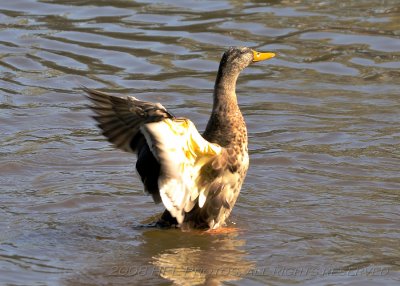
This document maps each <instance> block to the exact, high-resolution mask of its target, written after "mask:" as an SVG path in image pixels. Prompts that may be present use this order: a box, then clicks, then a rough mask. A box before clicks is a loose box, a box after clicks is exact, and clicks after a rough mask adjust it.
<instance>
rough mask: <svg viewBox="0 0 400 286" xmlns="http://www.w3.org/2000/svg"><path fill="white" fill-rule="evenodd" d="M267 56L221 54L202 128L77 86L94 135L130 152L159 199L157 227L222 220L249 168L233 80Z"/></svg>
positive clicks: (148, 105) (214, 224) (239, 50)
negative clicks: (160, 210) (85, 99)
mask: <svg viewBox="0 0 400 286" xmlns="http://www.w3.org/2000/svg"><path fill="white" fill-rule="evenodd" d="M274 56H275V53H273V52H257V51H255V50H253V49H251V48H248V47H230V48H229V49H227V50H226V51H225V52H224V54H223V55H222V58H221V61H220V64H219V68H218V73H217V76H216V80H215V85H214V92H213V106H212V111H211V115H210V118H209V121H208V123H207V126H206V128H205V130H204V132H203V133H202V134H200V133H199V131H198V130H197V128H196V126H195V125H194V123H193V122H192V121H191V120H190V119H188V118H183V117H176V116H175V115H173V114H172V113H171V112H170V111H168V110H167V109H166V108H165V107H164V106H163V105H161V104H160V103H153V102H148V101H143V100H140V99H137V98H136V97H133V96H125V97H120V96H115V95H111V94H108V93H104V92H101V91H99V90H95V89H90V88H87V87H83V89H84V91H85V92H86V95H87V97H88V98H89V100H90V101H91V104H90V105H89V107H90V108H91V110H93V112H94V115H93V118H94V119H95V120H96V121H97V123H98V127H99V128H100V129H101V131H102V134H103V135H104V136H105V137H106V139H107V140H108V141H109V142H111V143H112V144H114V146H115V147H116V148H118V149H120V150H123V151H126V152H129V153H133V154H136V157H137V160H136V170H137V172H138V174H139V176H140V179H141V181H142V183H143V186H144V190H145V192H146V193H147V194H150V195H151V196H152V198H153V200H154V202H155V203H157V204H158V203H163V205H164V207H165V211H164V212H163V214H162V215H161V217H160V218H159V219H158V221H157V225H158V226H161V227H178V228H182V229H204V230H216V229H219V228H221V227H222V226H225V225H226V220H227V218H228V217H229V215H230V213H231V212H232V209H233V207H234V205H235V203H236V200H237V198H238V196H239V193H240V190H241V187H242V184H243V181H244V179H245V177H246V173H247V170H248V167H249V154H248V137H247V128H246V123H245V120H244V118H243V115H242V113H241V111H240V108H239V105H238V100H237V96H236V82H237V79H238V77H239V74H240V72H241V71H242V70H243V69H245V68H246V67H247V66H249V65H251V64H253V63H257V62H260V61H264V60H268V59H271V58H273V57H274Z"/></svg>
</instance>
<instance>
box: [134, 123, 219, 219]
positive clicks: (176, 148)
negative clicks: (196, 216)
mask: <svg viewBox="0 0 400 286" xmlns="http://www.w3.org/2000/svg"><path fill="white" fill-rule="evenodd" d="M141 131H142V133H143V134H144V136H145V138H146V141H147V143H148V145H149V147H150V149H151V150H152V152H153V154H155V156H156V158H157V160H158V161H159V163H160V165H161V172H160V177H159V180H158V185H159V188H160V196H161V199H162V201H163V203H164V205H165V207H166V208H167V210H168V211H169V212H170V213H171V215H172V216H174V217H175V218H176V219H177V221H178V223H182V222H183V219H184V216H185V212H189V211H190V210H191V209H192V208H193V207H194V206H195V204H196V199H198V198H199V200H200V201H199V205H200V207H202V206H203V205H204V202H205V200H206V193H205V192H204V190H205V189H206V186H205V185H203V186H202V185H199V184H198V182H199V181H200V180H199V178H200V177H202V176H204V174H203V173H202V172H201V170H202V167H203V166H204V165H205V164H207V163H208V162H210V161H211V160H212V159H213V158H214V157H215V156H217V155H218V154H220V153H221V151H222V148H221V147H220V146H219V145H217V144H213V143H210V142H208V141H207V140H205V139H204V138H203V137H202V136H201V135H200V134H199V132H198V131H197V129H196V127H195V126H194V124H193V123H192V122H191V121H190V120H188V119H175V120H172V119H164V120H162V121H159V122H153V123H149V124H146V125H144V126H143V127H142V128H141Z"/></svg>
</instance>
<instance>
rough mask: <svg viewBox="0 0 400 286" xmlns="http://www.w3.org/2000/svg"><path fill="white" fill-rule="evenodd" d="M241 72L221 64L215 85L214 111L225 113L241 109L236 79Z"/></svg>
mask: <svg viewBox="0 0 400 286" xmlns="http://www.w3.org/2000/svg"><path fill="white" fill-rule="evenodd" d="M238 76H239V72H238V71H234V70H232V69H227V68H226V67H224V66H223V65H220V67H219V70H218V75H217V78H216V80H215V86H214V104H213V113H218V114H221V115H223V114H224V113H228V112H229V113H230V112H236V111H238V110H239V106H238V102H237V97H236V81H237V79H238Z"/></svg>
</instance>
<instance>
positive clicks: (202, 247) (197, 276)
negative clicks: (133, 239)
mask: <svg viewBox="0 0 400 286" xmlns="http://www.w3.org/2000/svg"><path fill="white" fill-rule="evenodd" d="M177 232H178V231H176V230H175V231H174V230H171V231H167V232H164V231H163V232H160V231H149V232H147V233H145V234H144V236H145V237H146V240H147V241H146V242H147V243H146V245H144V247H145V248H147V247H150V248H149V249H146V251H148V252H150V253H148V254H150V255H149V256H151V257H152V261H151V262H150V263H151V264H152V265H154V266H155V267H157V270H158V273H159V275H160V276H161V277H162V278H164V279H168V280H170V281H172V282H174V283H175V284H177V285H199V284H201V285H203V284H205V285H209V284H210V283H211V284H212V285H219V284H220V282H223V281H235V280H240V279H242V278H243V277H244V276H246V274H247V273H248V272H249V271H251V269H253V268H254V263H252V262H250V261H249V260H247V259H246V256H247V253H246V251H245V250H243V248H244V246H245V240H243V239H239V238H238V235H239V234H238V233H237V232H236V233H229V234H224V235H211V234H207V233H202V234H201V233H199V232H198V233H190V236H191V237H190V238H188V237H187V236H188V233H185V234H183V235H179V237H178V238H177ZM158 241H163V244H162V245H159V244H158V246H159V248H156V249H154V245H157V242H158Z"/></svg>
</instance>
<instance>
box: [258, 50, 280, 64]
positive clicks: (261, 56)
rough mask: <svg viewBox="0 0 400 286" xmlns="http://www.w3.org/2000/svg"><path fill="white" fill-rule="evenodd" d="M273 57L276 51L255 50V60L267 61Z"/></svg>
mask: <svg viewBox="0 0 400 286" xmlns="http://www.w3.org/2000/svg"><path fill="white" fill-rule="evenodd" d="M273 57H275V53H270V52H267V53H260V52H257V51H254V50H253V62H260V61H265V60H269V59H271V58H273Z"/></svg>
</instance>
